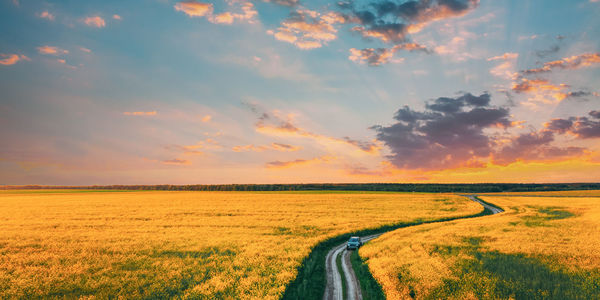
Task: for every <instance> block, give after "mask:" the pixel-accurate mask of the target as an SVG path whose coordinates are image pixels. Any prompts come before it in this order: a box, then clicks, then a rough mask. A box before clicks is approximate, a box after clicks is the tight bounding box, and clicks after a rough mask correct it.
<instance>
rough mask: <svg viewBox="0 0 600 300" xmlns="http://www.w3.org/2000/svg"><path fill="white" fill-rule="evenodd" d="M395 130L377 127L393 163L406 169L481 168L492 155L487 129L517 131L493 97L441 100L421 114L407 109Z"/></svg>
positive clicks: (400, 110) (391, 126)
mask: <svg viewBox="0 0 600 300" xmlns="http://www.w3.org/2000/svg"><path fill="white" fill-rule="evenodd" d="M394 119H395V120H396V121H397V122H396V123H394V124H392V125H390V126H373V127H372V128H373V129H374V130H375V131H376V132H377V139H378V140H380V141H382V142H384V143H385V145H387V146H388V147H389V148H390V150H391V152H392V155H390V156H389V157H388V158H389V159H390V161H391V163H393V164H394V165H395V166H396V167H398V168H402V169H446V168H453V167H459V166H466V165H477V164H479V159H481V158H486V157H488V156H489V155H490V153H491V152H492V148H491V140H490V138H489V137H488V136H487V135H486V134H485V133H484V130H485V129H487V128H498V127H500V128H507V127H510V126H512V122H511V121H510V120H509V111H508V109H506V108H501V107H494V106H490V95H489V94H487V93H484V94H481V95H479V96H475V95H472V94H470V93H466V94H463V95H461V96H458V97H455V98H448V97H440V98H438V99H435V100H434V101H433V102H430V103H427V105H426V110H425V111H422V112H419V111H414V110H412V109H410V108H409V107H408V106H405V107H403V108H401V109H399V110H398V111H397V112H396V114H395V116H394Z"/></svg>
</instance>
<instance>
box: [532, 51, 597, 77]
mask: <svg viewBox="0 0 600 300" xmlns="http://www.w3.org/2000/svg"><path fill="white" fill-rule="evenodd" d="M599 63H600V53H584V54H580V55H573V56H571V57H565V58H563V59H560V60H555V61H549V62H546V63H544V65H543V66H542V67H540V68H535V69H529V70H523V71H521V73H523V74H525V75H530V74H538V73H547V72H551V71H552V70H554V69H579V68H582V67H590V66H593V65H596V64H599Z"/></svg>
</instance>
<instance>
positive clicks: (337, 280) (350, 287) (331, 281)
mask: <svg viewBox="0 0 600 300" xmlns="http://www.w3.org/2000/svg"><path fill="white" fill-rule="evenodd" d="M461 196H464V197H467V198H469V199H471V200H473V201H475V202H477V203H479V204H481V205H482V206H483V207H485V208H486V209H488V210H489V211H491V213H492V214H497V213H501V212H503V210H502V209H500V208H497V207H494V206H491V205H489V204H487V203H485V202H483V201H481V200H479V199H478V198H477V195H461ZM382 234H383V233H380V234H373V235H368V236H363V237H361V239H362V241H363V242H365V243H366V242H368V241H370V240H372V239H374V238H377V237H379V236H380V235H382ZM352 251H353V250H350V251H349V250H346V243H343V244H341V245H338V246H335V247H333V248H332V249H331V250H329V252H328V253H327V257H326V258H325V272H326V273H327V287H326V288H325V294H324V295H323V300H343V299H344V291H343V283H342V276H344V278H345V281H346V298H345V299H349V300H362V293H361V290H360V283H359V281H358V279H357V278H356V275H355V274H354V270H353V269H352V264H351V263H350V255H351V254H352ZM339 255H342V258H341V263H342V272H341V274H340V270H339V269H338V266H337V263H336V260H337V257H338V256H339Z"/></svg>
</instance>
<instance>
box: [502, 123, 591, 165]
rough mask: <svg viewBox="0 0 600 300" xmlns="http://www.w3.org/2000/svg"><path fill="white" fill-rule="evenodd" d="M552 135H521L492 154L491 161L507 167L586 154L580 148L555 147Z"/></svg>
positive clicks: (548, 133) (548, 131)
mask: <svg viewBox="0 0 600 300" xmlns="http://www.w3.org/2000/svg"><path fill="white" fill-rule="evenodd" d="M553 141H554V133H553V132H552V131H550V130H546V129H543V130H540V131H534V132H529V133H523V134H520V135H518V136H517V137H515V138H513V139H512V140H511V141H510V143H509V144H508V145H505V146H503V147H502V148H501V149H500V150H499V151H498V152H496V153H494V154H493V158H492V161H493V163H495V164H498V165H508V164H510V163H513V162H516V161H553V160H561V159H568V158H572V157H574V156H580V155H582V154H584V153H585V152H586V149H585V148H581V147H555V146H552V145H551V143H552V142H553Z"/></svg>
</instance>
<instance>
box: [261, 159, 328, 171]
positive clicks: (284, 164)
mask: <svg viewBox="0 0 600 300" xmlns="http://www.w3.org/2000/svg"><path fill="white" fill-rule="evenodd" d="M333 159H335V158H334V157H331V156H321V157H315V158H312V159H296V160H290V161H278V160H277V161H271V162H268V163H266V165H265V166H266V167H267V168H269V169H284V168H291V167H295V166H298V165H308V164H315V163H321V162H328V161H331V160H333Z"/></svg>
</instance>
